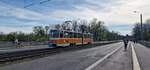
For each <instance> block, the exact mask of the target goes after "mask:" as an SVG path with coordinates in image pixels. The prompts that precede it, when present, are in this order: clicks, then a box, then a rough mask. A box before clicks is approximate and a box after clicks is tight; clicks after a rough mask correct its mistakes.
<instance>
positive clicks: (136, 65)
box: [131, 43, 141, 70]
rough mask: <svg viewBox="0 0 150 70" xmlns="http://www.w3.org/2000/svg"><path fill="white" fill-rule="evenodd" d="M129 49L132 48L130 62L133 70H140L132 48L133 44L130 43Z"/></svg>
mask: <svg viewBox="0 0 150 70" xmlns="http://www.w3.org/2000/svg"><path fill="white" fill-rule="evenodd" d="M131 48H132V62H133V70H141V67H140V64H139V61H138V59H137V55H136V52H135V49H134V47H133V44H132V43H131Z"/></svg>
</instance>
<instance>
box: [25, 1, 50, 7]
mask: <svg viewBox="0 0 150 70" xmlns="http://www.w3.org/2000/svg"><path fill="white" fill-rule="evenodd" d="M49 1H51V0H44V1H40V2H39V4H44V3H46V2H49ZM37 4H38V3H37ZM34 5H36V3H31V4H28V5H25V6H24V8H28V7H31V6H34Z"/></svg>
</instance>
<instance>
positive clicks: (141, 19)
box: [134, 11, 143, 40]
mask: <svg viewBox="0 0 150 70" xmlns="http://www.w3.org/2000/svg"><path fill="white" fill-rule="evenodd" d="M134 13H138V14H140V24H141V25H140V31H141V32H140V36H141V37H140V40H143V14H142V13H140V12H139V11H134Z"/></svg>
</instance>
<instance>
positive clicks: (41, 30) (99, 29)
mask: <svg viewBox="0 0 150 70" xmlns="http://www.w3.org/2000/svg"><path fill="white" fill-rule="evenodd" d="M104 24H105V23H104V22H103V21H100V20H98V19H96V18H94V19H93V20H92V21H90V22H87V21H86V20H68V21H64V22H63V23H62V24H56V25H54V26H34V27H33V32H32V33H29V34H26V33H23V32H11V33H9V34H1V35H0V41H14V40H15V39H18V40H19V41H48V38H49V37H48V32H49V30H50V29H52V28H54V29H57V30H67V31H75V32H82V33H91V34H93V40H94V41H105V40H119V39H121V38H122V36H121V35H119V33H117V32H114V31H112V32H110V31H109V30H108V29H107V28H106V27H105V26H104Z"/></svg>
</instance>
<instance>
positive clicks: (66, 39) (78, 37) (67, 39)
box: [48, 30, 92, 47]
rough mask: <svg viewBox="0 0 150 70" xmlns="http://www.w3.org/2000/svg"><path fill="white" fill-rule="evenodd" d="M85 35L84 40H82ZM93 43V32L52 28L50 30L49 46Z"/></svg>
mask: <svg viewBox="0 0 150 70" xmlns="http://www.w3.org/2000/svg"><path fill="white" fill-rule="evenodd" d="M82 36H83V42H82ZM82 43H83V44H91V43H92V34H90V33H83V34H82V33H80V32H72V31H64V30H50V31H49V42H48V46H49V47H56V46H72V45H81V44H82Z"/></svg>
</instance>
